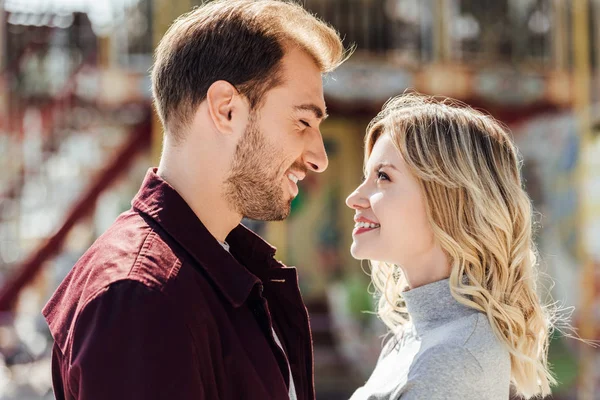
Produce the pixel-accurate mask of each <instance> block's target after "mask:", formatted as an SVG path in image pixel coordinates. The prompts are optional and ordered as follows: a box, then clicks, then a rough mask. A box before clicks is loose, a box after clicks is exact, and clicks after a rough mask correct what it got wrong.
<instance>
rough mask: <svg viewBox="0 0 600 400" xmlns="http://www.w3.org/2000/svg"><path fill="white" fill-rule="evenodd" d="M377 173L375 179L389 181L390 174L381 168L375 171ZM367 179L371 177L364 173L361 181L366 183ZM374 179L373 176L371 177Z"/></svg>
mask: <svg viewBox="0 0 600 400" xmlns="http://www.w3.org/2000/svg"><path fill="white" fill-rule="evenodd" d="M374 175H375V181H376V182H380V181H389V180H390V177H389V175H388V174H386V173H385V172H383V171H381V170H379V171H375V173H374ZM367 179H369V177H368V176H367V175H363V176H362V177H361V183H364V182H365V181H366V180H367ZM371 179H373V178H371Z"/></svg>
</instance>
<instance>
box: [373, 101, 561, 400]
mask: <svg viewBox="0 0 600 400" xmlns="http://www.w3.org/2000/svg"><path fill="white" fill-rule="evenodd" d="M383 134H388V135H390V137H391V138H392V142H393V143H394V145H395V146H396V147H397V149H398V151H399V152H400V154H401V155H402V157H403V159H404V161H405V162H406V164H407V166H408V168H409V170H410V171H411V172H412V173H413V174H414V175H415V176H416V177H417V178H418V180H419V182H420V185H421V189H422V191H423V194H424V198H425V201H426V209H427V214H428V217H429V221H430V223H431V226H432V228H433V233H434V236H435V238H436V240H437V241H438V242H439V243H440V245H441V247H442V248H443V250H444V251H445V252H446V253H447V255H448V256H449V259H450V261H451V264H452V272H451V275H450V279H449V280H450V289H451V292H452V295H453V296H454V298H455V299H456V300H457V301H459V302H460V303H462V304H464V305H466V306H468V307H472V308H474V309H476V310H479V311H481V312H483V313H485V314H486V315H487V318H488V320H489V322H490V325H491V326H492V329H493V331H494V333H495V335H496V337H497V338H498V339H499V340H500V341H501V342H502V343H504V344H505V345H506V347H507V348H508V350H509V352H510V359H511V380H512V383H513V385H514V387H515V389H516V391H517V392H518V393H519V394H520V395H521V396H523V397H525V398H530V397H533V396H538V395H544V396H545V395H547V394H549V393H550V385H553V384H555V383H556V382H555V380H554V378H553V376H552V374H551V372H550V370H549V367H548V362H547V353H548V341H549V335H550V333H551V330H552V312H551V311H550V309H549V308H547V307H544V306H543V305H542V304H541V302H540V300H539V297H538V294H537V293H536V281H537V266H536V263H537V261H536V252H535V246H534V242H533V239H532V236H533V228H532V205H531V201H530V199H529V197H528V196H527V193H526V192H525V190H524V189H523V185H522V182H521V176H520V167H521V161H520V158H519V154H518V151H517V149H516V147H515V146H514V144H513V142H512V140H511V138H510V136H509V133H508V131H507V129H505V128H504V127H503V126H502V125H501V124H500V123H499V122H498V121H496V120H494V119H493V118H492V117H490V116H487V115H485V114H483V113H481V112H479V111H476V110H474V109H472V108H470V107H468V106H466V105H464V104H461V103H458V102H456V101H454V100H451V99H442V100H438V99H436V98H433V97H429V96H424V95H419V94H414V93H408V94H404V95H401V96H398V97H395V98H393V99H390V100H389V101H388V102H387V103H386V104H385V105H384V107H383V110H382V111H381V112H380V113H379V114H378V115H377V117H375V119H373V121H371V123H370V124H369V126H368V128H367V135H366V138H365V164H366V161H367V160H368V158H369V155H370V154H371V151H372V150H373V146H374V145H375V142H376V141H377V139H378V138H379V137H380V136H381V135H383ZM371 268H372V271H371V278H372V280H373V284H374V286H375V288H376V289H377V291H378V292H380V294H381V297H380V300H379V304H378V309H377V314H378V315H379V317H380V318H381V319H382V320H383V321H384V322H385V324H386V325H387V326H388V327H389V328H390V329H391V330H393V331H394V330H396V329H397V328H399V327H401V326H402V325H404V324H405V323H406V322H407V321H408V318H409V317H408V315H407V313H406V309H405V305H404V301H403V299H402V291H403V290H405V289H406V287H407V281H406V279H405V277H404V276H403V274H402V270H401V269H400V268H399V267H398V266H396V265H391V264H387V263H382V262H376V261H372V262H371Z"/></svg>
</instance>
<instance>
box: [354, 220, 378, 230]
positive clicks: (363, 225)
mask: <svg viewBox="0 0 600 400" xmlns="http://www.w3.org/2000/svg"><path fill="white" fill-rule="evenodd" d="M380 226H381V225H379V224H372V223H369V222H357V223H356V224H355V225H354V227H355V228H369V229H374V228H379V227H380Z"/></svg>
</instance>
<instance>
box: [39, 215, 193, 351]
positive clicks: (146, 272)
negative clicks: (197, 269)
mask: <svg viewBox="0 0 600 400" xmlns="http://www.w3.org/2000/svg"><path fill="white" fill-rule="evenodd" d="M173 246H174V244H173V243H170V241H169V240H168V237H167V236H166V234H164V233H163V232H161V230H160V229H157V227H155V226H152V224H151V222H149V221H147V220H146V219H145V218H144V216H142V215H140V214H139V213H137V212H135V211H128V212H126V213H124V214H122V215H121V216H119V218H118V219H117V220H116V221H115V223H114V224H113V225H112V226H111V227H110V228H109V229H108V230H107V231H106V232H105V233H104V234H103V235H101V236H100V237H99V238H98V239H97V240H96V241H95V242H94V244H93V245H92V246H91V247H90V248H89V249H88V250H87V251H86V252H85V253H84V254H83V256H82V257H81V258H80V259H79V260H78V261H77V263H76V264H75V265H74V266H73V268H72V269H71V271H70V272H69V274H67V276H66V277H65V279H64V280H63V281H62V283H61V284H60V285H59V287H58V288H57V289H56V291H55V293H54V294H53V296H52V297H51V298H50V300H49V301H48V303H47V304H46V306H45V307H44V309H43V311H42V313H43V314H44V317H45V318H46V320H47V322H48V325H49V327H50V331H51V333H52V335H53V337H54V339H55V341H56V342H57V344H58V345H59V346H60V347H61V348H63V350H64V346H65V345H66V342H67V333H68V332H69V331H71V330H72V328H73V326H74V323H75V321H76V319H77V317H78V315H79V314H80V313H81V311H82V310H83V308H85V307H86V305H87V304H89V303H90V302H91V301H92V300H94V299H95V298H96V297H98V296H100V295H102V294H103V293H105V292H106V291H107V290H108V289H109V288H111V287H113V286H115V285H117V284H118V285H117V286H118V287H119V288H120V290H126V288H127V286H140V285H141V286H144V287H146V288H147V289H148V290H149V291H151V292H166V291H167V287H168V286H169V285H170V283H171V282H172V281H173V280H174V279H176V277H177V275H178V273H179V268H180V266H181V262H180V259H179V257H178V255H177V252H176V251H175V250H174V249H173Z"/></svg>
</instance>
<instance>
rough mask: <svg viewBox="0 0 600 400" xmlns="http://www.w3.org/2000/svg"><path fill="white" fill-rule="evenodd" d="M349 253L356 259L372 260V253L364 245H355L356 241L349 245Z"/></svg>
mask: <svg viewBox="0 0 600 400" xmlns="http://www.w3.org/2000/svg"><path fill="white" fill-rule="evenodd" d="M350 254H352V257H354V258H355V259H357V260H372V259H373V257H372V255H371V254H370V253H369V252H368V251H367V249H365V248H364V247H362V246H360V245H357V244H356V242H354V243H352V246H350Z"/></svg>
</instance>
